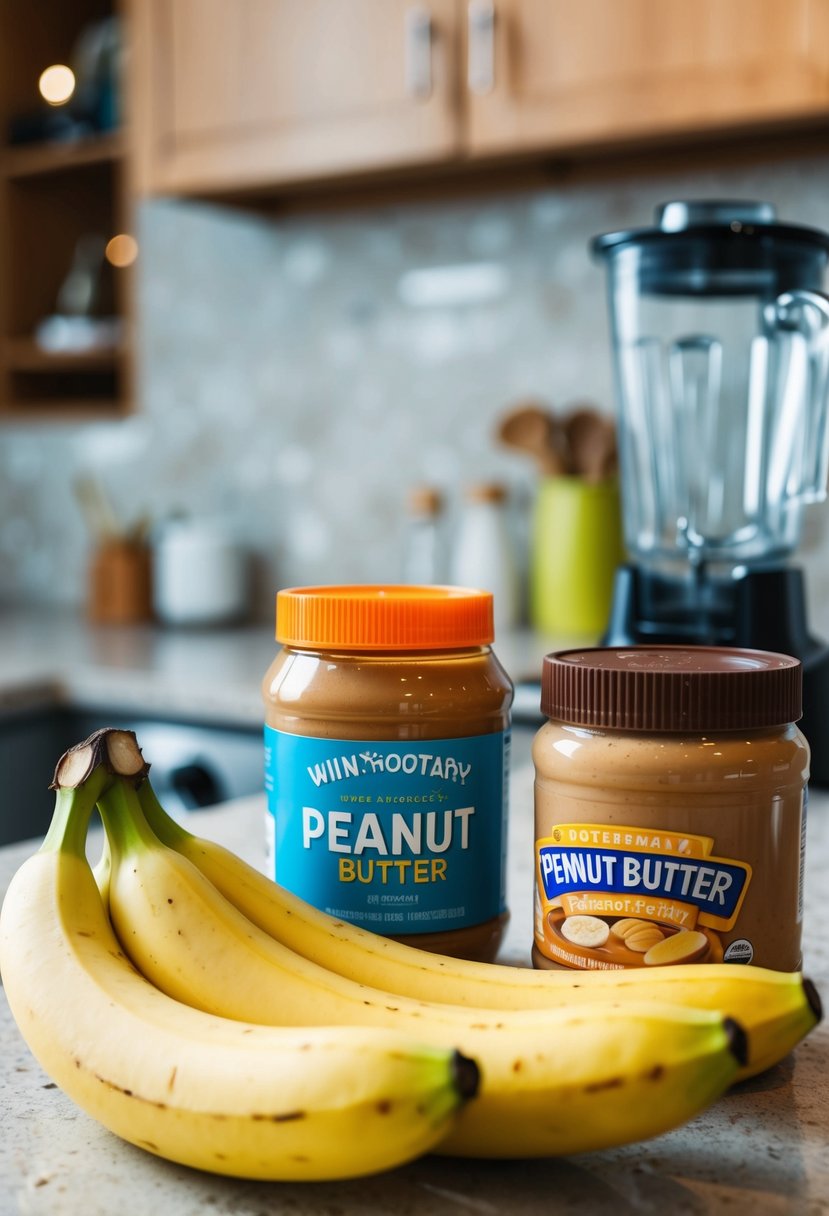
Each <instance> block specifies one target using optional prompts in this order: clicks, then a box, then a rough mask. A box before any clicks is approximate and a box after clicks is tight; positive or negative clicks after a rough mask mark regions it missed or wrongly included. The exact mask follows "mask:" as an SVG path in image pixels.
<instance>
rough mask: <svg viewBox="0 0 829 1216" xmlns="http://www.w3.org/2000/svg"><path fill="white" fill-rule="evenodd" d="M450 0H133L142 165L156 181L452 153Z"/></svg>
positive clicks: (225, 184)
mask: <svg viewBox="0 0 829 1216" xmlns="http://www.w3.org/2000/svg"><path fill="white" fill-rule="evenodd" d="M457 19H458V9H457V5H456V3H455V0H428V3H410V2H408V0H233V3H232V4H229V3H228V2H227V0H136V2H135V4H134V8H133V25H134V33H135V73H136V75H135V81H136V90H137V92H136V102H135V110H136V114H137V115H138V117H139V129H138V148H137V151H138V173H139V181H140V182H141V184H142V185H143V186H144V187H145V188H149V189H151V190H154V191H158V192H162V193H163V192H172V193H176V192H179V191H182V192H189V191H200V190H206V191H212V190H220V191H221V190H233V189H235V188H239V187H244V188H246V189H249V188H256V187H257V186H270V185H272V184H274V183H284V182H291V181H299V180H309V179H313V178H315V177H321V176H326V177H328V176H331V175H332V174H333V175H337V174H343V173H349V172H354V171H364V170H367V169H376V168H380V167H382V168H386V167H390V166H400V165H411V164H415V163H419V162H423V161H435V160H441V159H446V158H450V157H452V156H456V155H458V154H459V152H460V134H461V133H460V130H459V127H458V123H457V88H458V77H457V68H458V65H457V59H456V54H455V50H456V47H457V43H458V29H457Z"/></svg>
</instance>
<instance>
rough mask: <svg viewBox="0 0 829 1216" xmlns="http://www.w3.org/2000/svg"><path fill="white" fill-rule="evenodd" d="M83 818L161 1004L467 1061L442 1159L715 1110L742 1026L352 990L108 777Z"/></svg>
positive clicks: (540, 1150) (593, 1141) (637, 1010)
mask: <svg viewBox="0 0 829 1216" xmlns="http://www.w3.org/2000/svg"><path fill="white" fill-rule="evenodd" d="M98 809H99V811H100V813H101V815H102V817H103V820H104V824H105V827H106V830H107V835H108V837H109V841H110V848H111V873H110V888H109V900H110V915H111V918H112V922H113V925H114V926H115V929H116V933H117V935H118V937H119V939H120V941H121V943H122V945H123V948H124V949H125V950H126V952H127V953H128V954H129V956H130V957H131V958H132V960H133V962H134V963H135V965H136V966H137V967H138V968H139V969H140V970H141V971H142V972H143V974H144V975H146V976H147V977H148V978H149V979H151V980H152V982H153V983H154V984H156V985H157V986H158V987H159V988H161V989H162V990H163V991H165V992H167V993H168V994H169V995H171V996H173V997H175V998H176V999H178V1000H180V1001H184V1002H187V1003H188V1004H191V1005H194V1006H196V1007H197V1008H199V1009H203V1010H205V1011H208V1012H210V1013H220V1014H222V1015H223V1016H225V1017H232V1018H240V1019H244V1020H245V1021H247V1022H256V1023H264V1024H275V1025H298V1024H302V1025H312V1024H319V1023H325V1022H337V1023H340V1024H343V1025H358V1026H363V1027H377V1028H385V1029H390V1028H395V1029H397V1030H398V1031H400V1032H406V1033H409V1034H412V1035H414V1034H416V1035H417V1036H418V1037H419V1038H421V1039H423V1040H425V1041H427V1042H434V1043H443V1042H446V1041H448V1039H447V1036H449V1039H451V1041H452V1042H456V1043H458V1045H459V1047H460V1048H461V1050H462V1051H464V1052H465V1053H468V1054H472V1055H473V1056H474V1058H475V1059H476V1060H477V1062H478V1063H479V1065H480V1067H481V1088H480V1092H479V1094H478V1096H477V1099H476V1101H475V1103H474V1104H472V1105H471V1106H470V1107H467V1108H466V1110H464V1111H463V1112H462V1113H461V1114H460V1116H459V1119H458V1123H457V1126H456V1128H455V1129H454V1130H453V1131H452V1132H450V1133H449V1135H448V1137H447V1138H446V1139H445V1140H444V1142H442V1144H441V1146H440V1149H439V1151H441V1152H443V1151H446V1152H452V1153H458V1154H464V1155H467V1156H489V1157H509V1156H520V1157H524V1156H549V1155H554V1154H561V1153H574V1152H583V1151H587V1150H590V1149H598V1148H606V1147H609V1146H611V1145H616V1144H621V1143H628V1142H630V1141H634V1140H641V1139H646V1138H648V1137H650V1136H654V1135H657V1134H659V1133H661V1132H663V1131H666V1130H668V1129H669V1128H671V1127H674V1126H677V1125H678V1124H679V1123H683V1122H685V1121H686V1120H688V1119H690V1118H691V1117H693V1116H694V1115H695V1114H696V1113H698V1112H699V1111H700V1110H702V1109H703V1108H704V1107H706V1106H707V1105H709V1104H710V1103H711V1102H712V1101H714V1100H715V1099H716V1097H718V1096H719V1095H720V1094H721V1093H722V1092H723V1091H724V1090H725V1089H726V1088H727V1087H728V1085H729V1084H730V1083H731V1082H732V1081H733V1080H734V1078H735V1076H736V1074H737V1069H738V1057H740V1058H741V1059H744V1056H743V1054H742V1053H743V1050H744V1042H743V1035H742V1032H741V1030H740V1029H739V1028H738V1027H737V1026H736V1024H735V1023H733V1022H731V1021H729V1020H726V1021H724V1020H723V1018H722V1017H721V1016H720V1015H718V1014H716V1013H712V1012H707V1011H699V1010H692V1009H681V1008H677V1007H674V1006H665V1005H660V1004H656V1003H653V1002H650V1003H648V1004H647V1005H643V1004H641V1003H639V1004H635V1003H633V1002H628V1001H625V1002H621V1003H620V1002H614V1001H612V1000H608V999H605V1000H596V1001H593V1002H591V1003H590V1004H584V1005H582V1006H580V1007H578V1008H563V1009H552V1010H543V1011H533V1010H519V1011H513V1012H509V1013H503V1012H497V1011H491V1010H484V1009H478V1010H470V1009H463V1008H458V1007H454V1006H449V1005H445V1004H434V1003H433V1004H429V1003H426V1002H419V1001H413V1000H410V999H408V998H406V997H400V996H395V995H393V994H390V993H387V992H383V991H380V990H376V989H373V988H369V987H366V986H365V985H361V984H356V983H354V982H353V981H351V980H349V979H347V978H345V977H343V976H340V975H336V974H335V973H333V972H331V971H329V970H327V969H325V968H322V967H319V966H318V965H317V964H315V963H313V962H311V961H309V960H308V959H305V958H303V957H302V956H301V955H298V954H296V953H294V952H293V951H291V950H289V949H287V947H285V946H283V945H281V944H280V943H279V942H277V941H275V940H274V939H273V938H271V937H269V936H268V935H267V934H265V933H264V932H263V931H262V930H261V929H259V928H257V926H255V925H254V924H253V923H252V922H250V921H249V920H247V918H246V917H244V916H243V915H242V913H241V912H239V911H238V909H236V908H235V907H233V905H232V904H230V903H229V902H228V901H227V900H226V899H225V898H224V897H223V896H222V895H221V893H220V892H219V891H218V890H217V889H216V888H215V887H214V886H213V885H212V884H211V883H210V882H209V881H208V880H207V879H206V878H205V877H204V875H203V874H201V872H200V871H199V870H198V869H197V868H196V867H195V866H194V865H192V863H191V862H189V861H188V860H187V858H185V857H184V856H182V855H181V854H180V853H178V852H176V851H175V850H171V849H169V848H167V847H166V846H164V845H163V844H162V843H161V842H160V841H159V840H158V839H157V838H156V837H155V836H154V835H153V833H152V832H151V830H150V828H149V825H148V824H147V822H146V820H145V819H144V817H143V815H142V813H141V808H140V804H139V802H138V798H137V795H136V792H135V790H134V789H133V788H132V787H131V786H130V784H129V783H127V782H123V781H119V780H115V781H114V782H113V784H112V786H111V787H110V788H109V789H108V790H107V791H106V793H105V794H104V795H103V797H101V798H100V799H99V801H98Z"/></svg>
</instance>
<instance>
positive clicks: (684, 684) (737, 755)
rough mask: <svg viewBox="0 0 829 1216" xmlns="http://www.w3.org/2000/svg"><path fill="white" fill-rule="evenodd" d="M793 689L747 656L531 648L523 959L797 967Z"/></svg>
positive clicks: (800, 830)
mask: <svg viewBox="0 0 829 1216" xmlns="http://www.w3.org/2000/svg"><path fill="white" fill-rule="evenodd" d="M801 679H802V674H801V668H800V664H799V662H798V661H797V660H795V659H791V658H789V657H788V656H784V655H773V654H768V653H766V652H761V651H746V650H727V649H723V648H706V647H694V648H689V649H683V648H679V647H637V648H635V649H628V650H620V649H616V650H614V649H596V650H584V651H565V652H561V653H559V654H554V655H548V656H547V658H546V659H545V665H544V674H543V680H542V707H543V708H544V711H545V713H546V714H547V716H548V717H549V718H550V720H549V721H548V722H547V723H546V724H545V725H544V726H543V727H542V728H541V730H540V731H539V732H538V735H537V736H536V739H535V741H534V745H533V760H534V763H535V769H536V782H535V836H536V843H535V869H536V898H535V925H534V948H533V960H534V963H535V965H536V966H539V967H545V966H563V967H577V968H578V967H583V968H603V969H616V968H624V967H648V966H661V965H670V964H676V963H688V962H699V963H707V962H720V961H725V962H733V963H755V964H757V965H759V966H764V967H770V968H775V969H780V970H795V969H796V968H798V967H799V965H800V960H801V952H800V938H801V919H802V873H803V848H804V837H805V805H806V783H807V780H808V775H809V749H808V745H807V743H806V740H805V739H804V737H803V735H802V734H801V733H800V731H799V730H798V729H797V727H796V726H795V725H794V722H795V721H796V720H797V718H799V716H800V698H801Z"/></svg>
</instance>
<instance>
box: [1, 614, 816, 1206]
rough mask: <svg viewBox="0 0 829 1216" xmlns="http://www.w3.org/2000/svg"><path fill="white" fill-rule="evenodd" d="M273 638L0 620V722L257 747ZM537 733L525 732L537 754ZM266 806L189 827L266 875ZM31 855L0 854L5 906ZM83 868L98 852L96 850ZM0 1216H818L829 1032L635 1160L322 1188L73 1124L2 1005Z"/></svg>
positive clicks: (525, 875)
mask: <svg viewBox="0 0 829 1216" xmlns="http://www.w3.org/2000/svg"><path fill="white" fill-rule="evenodd" d="M550 648H551V646H550V645H549V644H548V643H547V642H545V641H544V640H543V639H539V638H536V637H532V636H528V637H518V638H510V639H506V640H505V642H504V643H502V644H499V645H498V646H496V649H497V651H498V653H499V655H500V657H501V658H502V661H503V662H504V663H505V666H506V667H507V670H508V671H510V674H511V675H512V676H513V678H521V676H523V675H530V674H532V672H533V671H536V670H537V669H538V664H539V663H540V657H541V655H543V654H544V653H545V650H546V649H550ZM274 653H275V643H274V641H273V634H272V630H271V629H270V628H269V627H267V626H264V625H263V626H251V627H247V628H240V629H235V630H221V631H217V630H203V631H184V630H181V631H173V630H167V631H165V630H159V629H155V628H153V627H149V626H148V627H142V628H106V629H98V630H96V629H91V628H89V627H88V626H86V625H85V624H84V623H83V622H81V621H79V620H78V619H76V618H73V617H71V616H65V615H62V614H50V613H47V614H40V615H34V616H30V615H27V616H26V617H25V618H24V617H23V616H21V615H19V614H7V615H6V616H0V715H2V713H3V712H4V711H6V712H10V713H14V712H15V711H16V710H18V709H20V708H21V707H23V708H25V707H36V706H38V705H44V704H56V703H58V704H72V705H78V706H84V707H97V708H101V707H112V708H119V709H126V710H129V709H134V710H140V711H141V712H142V714H153V713H155V714H158V715H161V716H167V717H176V716H178V717H184V718H188V719H190V720H193V721H198V720H211V721H220V722H226V723H229V724H237V725H250V726H253V727H256V728H258V727H259V725H260V723H261V714H262V710H261V701H260V694H259V684H260V681H261V678H262V675H263V673H264V671H265V670H266V668H267V666H268V665H269V663H270V662H271V660H272V658H273V655H274ZM528 733H529V732H522V734H528ZM515 762H516V765H517V767H516V769H515V771H514V773H513V777H512V782H511V816H510V844H509V872H508V897H509V904H510V908H511V912H512V919H511V922H510V926H509V931H508V934H507V938H506V941H505V943H504V950H503V957H504V959H505V960H506V961H510V962H512V963H517V964H523V965H528V963H529V946H530V939H531V933H532V838H533V825H532V772H531V769H530V768H529V767H528V765H527V763H526V755H525V754H522V753H520V752H517V753H516V757H515ZM263 814H264V802H263V799H262V798H261V797H253V798H247V799H240V800H238V801H236V802H233V803H227V804H224V805H223V806H220V807H218V808H213V809H210V810H203V811H198V812H194V813H192V815H191V817H190V820H189V822H190V824H191V826H193V830H195V831H198V832H200V833H202V834H203V835H207V836H212V837H214V838H215V839H217V840H220V841H221V842H222V843H224V844H226V845H228V846H229V847H230V848H232V849H234V850H235V851H236V852H238V853H240V854H241V855H243V856H245V857H246V858H247V859H248V860H249V861H251V862H252V863H253V864H257V865H260V866H261V865H263V860H264V858H263V847H262V841H263V830H262V820H263ZM38 843H39V842H37V841H28V842H22V843H19V844H14V845H9V846H7V847H6V848H3V849H0V896H1V895H2V894H3V893H4V892H5V889H6V886H7V884H8V881H9V879H10V878H11V875H12V873H13V872H14V870H15V869H16V868H17V866H18V865H20V863H21V862H22V861H23V860H24V858H25V857H26V856H28V855H29V854H30V853H31V852H32V851H33V850H34V849H35V848H36V847H37V844H38ZM92 847H93V848H94V847H95V846H94V841H93V844H92ZM827 890H829V793H826V792H821V791H813V792H812V793H811V799H810V810H809V824H808V839H807V866H806V886H805V920H804V931H805V937H804V970H805V971H806V973H807V974H809V975H810V976H811V977H812V978H813V979H814V981H815V983H816V984H817V985H818V988H819V989H820V990H821V992H822V994H823V997H824V1000H825V1001H827V1002H829V940H827V936H826V934H825V930H824V929H823V924H824V920H825V907H824V904H825V892H826V891H827ZM0 1070H2V1093H3V1099H2V1103H0V1216H11V1214H13V1213H26V1214H27V1216H41V1214H42V1216H47V1214H48V1216H76V1214H77V1213H80V1212H83V1213H84V1216H97V1213H102V1214H103V1213H109V1212H111V1211H113V1210H116V1211H117V1210H119V1209H120V1210H122V1211H124V1212H125V1213H129V1216H156V1214H157V1212H158V1211H164V1212H165V1214H166V1216H197V1214H198V1216H201V1214H202V1213H204V1212H205V1211H214V1212H217V1213H228V1214H230V1213H232V1214H233V1216H260V1214H265V1213H268V1214H271V1213H283V1212H284V1213H292V1214H293V1216H312V1214H313V1216H323V1214H331V1216H335V1214H336V1216H357V1214H358V1213H359V1214H360V1216H408V1214H413V1213H428V1214H429V1216H456V1214H461V1213H465V1212H466V1213H473V1214H474V1213H480V1214H482V1216H489V1214H495V1213H504V1214H505V1216H507V1214H508V1216H521V1214H522V1213H526V1214H528V1216H531V1214H535V1213H538V1214H539V1216H540V1214H541V1213H550V1212H554V1213H556V1214H559V1213H561V1214H567V1213H579V1216H584V1214H587V1216H605V1214H607V1216H624V1214H626V1213H654V1214H656V1213H658V1214H659V1216H666V1214H670V1216H702V1214H707V1213H723V1214H726V1213H728V1214H730V1216H739V1214H740V1213H743V1212H745V1213H751V1214H752V1216H757V1214H759V1213H771V1214H778V1213H784V1214H787V1216H788V1214H791V1216H819V1214H822V1213H826V1212H829V1152H827V1143H828V1142H829V1094H828V1093H827V1088H826V1078H827V1077H828V1076H829V1026H826V1025H823V1026H821V1027H818V1029H817V1030H816V1031H815V1032H814V1033H813V1034H812V1035H811V1036H810V1037H809V1039H807V1040H806V1041H805V1042H804V1043H803V1044H801V1045H800V1047H799V1048H798V1049H797V1051H796V1052H795V1053H794V1054H793V1055H792V1056H791V1057H790V1058H789V1059H788V1060H786V1061H785V1062H783V1063H782V1064H780V1065H779V1066H777V1067H776V1068H774V1069H772V1070H770V1071H769V1072H768V1073H766V1074H765V1075H763V1076H761V1077H758V1078H755V1079H754V1080H752V1081H749V1082H746V1083H744V1084H743V1085H741V1086H738V1087H736V1088H735V1089H733V1090H732V1091H731V1092H730V1093H729V1094H728V1095H726V1096H725V1097H724V1098H723V1099H721V1101H720V1102H719V1103H717V1105H716V1106H715V1107H713V1108H712V1109H711V1110H710V1111H708V1112H707V1113H706V1114H704V1115H702V1116H700V1117H699V1118H698V1119H696V1120H694V1121H693V1122H692V1123H691V1124H689V1125H687V1126H686V1127H684V1128H680V1129H678V1130H677V1131H674V1132H671V1133H668V1134H667V1135H664V1136H661V1137H659V1138H658V1139H656V1140H652V1141H649V1142H647V1143H645V1144H640V1145H632V1146H629V1147H626V1148H621V1149H616V1150H613V1151H608V1152H603V1153H592V1154H586V1155H583V1156H579V1157H573V1158H569V1159H562V1160H548V1161H530V1162H496V1161H460V1160H453V1159H448V1158H441V1157H437V1156H430V1157H427V1158H424V1159H422V1160H420V1161H418V1162H415V1163H413V1164H412V1165H409V1166H407V1167H404V1168H402V1169H399V1170H396V1171H394V1172H392V1173H389V1174H386V1175H382V1176H379V1177H375V1178H369V1179H363V1180H359V1181H352V1182H343V1183H329V1184H319V1183H317V1184H311V1183H308V1184H287V1183H286V1184H265V1183H249V1182H242V1181H235V1180H232V1179H223V1178H219V1177H213V1176H211V1175H207V1174H202V1173H199V1172H197V1171H193V1170H188V1169H186V1168H183V1167H180V1166H175V1165H172V1164H170V1163H168V1162H164V1161H160V1160H158V1159H156V1158H154V1157H152V1156H149V1155H148V1154H145V1153H142V1152H141V1151H140V1150H139V1149H136V1148H133V1147H132V1146H130V1145H128V1144H125V1143H123V1142H121V1141H119V1140H118V1139H116V1138H115V1137H114V1136H112V1135H110V1134H109V1133H108V1132H107V1131H105V1130H104V1129H103V1128H101V1127H99V1126H98V1125H97V1124H96V1123H95V1122H94V1121H93V1120H91V1119H90V1118H89V1117H88V1116H87V1115H85V1114H84V1113H83V1112H82V1111H80V1110H78V1109H77V1108H76V1107H75V1106H74V1105H73V1104H72V1103H71V1102H70V1100H69V1099H68V1098H66V1097H65V1095H64V1094H63V1093H62V1092H61V1091H60V1090H58V1089H56V1088H54V1087H53V1086H51V1085H50V1083H49V1081H48V1078H47V1077H46V1076H45V1075H44V1074H43V1073H42V1071H41V1070H40V1068H39V1067H38V1065H37V1064H36V1063H35V1062H34V1060H33V1059H32V1057H31V1055H30V1054H29V1052H28V1049H27V1048H26V1046H25V1044H24V1042H23V1040H22V1039H21V1037H20V1035H19V1033H18V1031H17V1028H16V1026H15V1025H14V1022H13V1021H12V1018H11V1014H10V1011H9V1009H8V1005H7V1004H6V1001H5V998H2V999H0Z"/></svg>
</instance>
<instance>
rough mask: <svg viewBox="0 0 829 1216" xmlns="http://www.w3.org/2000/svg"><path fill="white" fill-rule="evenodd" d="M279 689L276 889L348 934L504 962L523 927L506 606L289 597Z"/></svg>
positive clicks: (337, 592)
mask: <svg viewBox="0 0 829 1216" xmlns="http://www.w3.org/2000/svg"><path fill="white" fill-rule="evenodd" d="M276 638H277V641H278V642H280V643H281V644H282V649H281V651H280V652H279V654H278V655H277V657H276V659H275V660H274V662H273V664H272V665H271V667H270V669H269V670H268V673H267V675H266V676H265V680H264V683H263V695H264V701H265V710H266V714H265V774H266V776H265V785H266V791H267V797H268V815H267V828H268V840H269V850H268V851H269V872H270V874H271V877H272V878H274V879H275V880H276V882H278V883H280V884H281V885H283V886H285V887H287V888H288V889H289V890H291V891H293V892H294V893H295V894H297V895H299V896H301V897H302V898H303V899H306V900H307V901H308V902H309V903H312V904H314V905H315V906H316V907H319V908H322V909H324V910H325V911H326V912H328V913H330V914H331V915H332V916H336V917H338V918H339V919H341V920H344V921H349V922H353V923H355V924H358V925H361V926H363V927H364V928H368V929H372V930H374V931H375V932H377V933H381V934H385V935H387V936H390V937H395V938H400V939H401V940H405V941H406V942H409V943H411V944H414V945H418V946H420V947H422V948H424V949H428V950H433V951H436V952H438V953H442V954H449V955H454V956H457V957H462V958H473V959H480V960H486V961H488V960H491V959H493V958H494V957H495V955H496V953H497V950H498V947H499V945H500V942H501V939H502V936H503V932H504V928H505V925H506V921H507V909H506V826H507V824H506V817H507V777H508V762H509V743H510V706H511V704H512V695H513V689H512V684H511V683H510V680H509V678H508V677H507V675H506V673H505V672H504V670H503V668H502V667H501V665H500V664H499V662H498V660H497V659H496V657H495V655H494V654H493V652H492V649H491V643H492V640H493V623H492V596H491V595H490V594H489V593H488V592H485V591H476V590H470V589H466V588H461V587H431V586H429V587H419V586H332V587H297V588H289V589H286V590H283V591H280V592H279V594H278V595H277V603H276Z"/></svg>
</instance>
